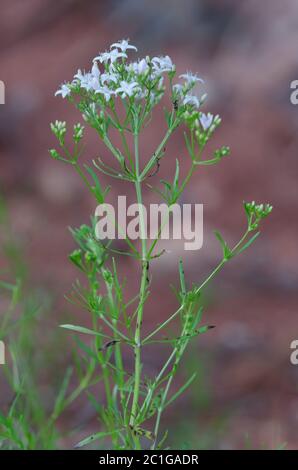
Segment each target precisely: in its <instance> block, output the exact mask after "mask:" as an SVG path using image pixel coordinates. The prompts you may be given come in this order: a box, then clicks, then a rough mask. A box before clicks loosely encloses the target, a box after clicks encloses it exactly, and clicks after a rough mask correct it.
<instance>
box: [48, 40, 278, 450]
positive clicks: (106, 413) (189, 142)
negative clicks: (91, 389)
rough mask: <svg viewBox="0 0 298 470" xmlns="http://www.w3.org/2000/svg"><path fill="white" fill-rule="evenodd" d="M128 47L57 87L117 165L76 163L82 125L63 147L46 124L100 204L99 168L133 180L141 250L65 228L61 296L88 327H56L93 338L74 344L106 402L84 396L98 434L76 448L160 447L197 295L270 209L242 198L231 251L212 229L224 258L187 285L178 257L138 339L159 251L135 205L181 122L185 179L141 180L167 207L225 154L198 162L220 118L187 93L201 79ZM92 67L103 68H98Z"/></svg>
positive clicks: (200, 328) (193, 328) (60, 129)
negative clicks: (164, 310) (161, 315)
mask: <svg viewBox="0 0 298 470" xmlns="http://www.w3.org/2000/svg"><path fill="white" fill-rule="evenodd" d="M129 49H132V50H136V48H135V46H132V45H130V44H129V43H128V41H126V40H123V41H120V42H118V43H115V44H112V46H111V48H110V51H109V52H104V53H101V54H99V56H97V57H95V58H94V59H93V65H92V69H91V71H90V72H87V73H85V72H82V71H81V70H79V71H78V72H77V74H76V75H75V76H74V79H73V81H72V82H69V83H64V84H63V85H62V86H61V88H60V89H59V90H58V91H57V93H56V94H60V95H61V96H62V97H63V98H67V99H68V101H69V102H71V103H72V104H74V105H75V106H76V107H77V109H78V110H79V111H80V112H81V114H82V116H83V119H84V121H85V123H86V124H87V125H88V126H90V127H91V128H93V129H95V131H96V132H97V134H98V136H99V138H100V139H101V140H102V142H103V143H104V144H105V146H106V147H107V149H108V150H109V152H110V154H111V157H113V158H114V163H115V165H116V166H112V164H110V163H109V164H106V163H104V162H103V161H102V159H98V160H96V161H95V160H93V165H92V166H89V165H84V166H83V165H82V163H81V160H80V157H81V155H82V153H83V151H84V147H83V145H82V143H81V142H82V139H83V135H84V127H83V126H82V125H81V124H76V125H75V126H74V129H73V141H74V144H73V148H71V149H70V148H69V146H67V145H66V143H65V139H66V134H67V125H66V123H65V122H61V121H56V122H55V123H52V124H51V129H52V131H53V133H54V134H55V136H56V138H57V140H58V144H59V147H60V148H59V151H58V150H57V149H51V150H50V155H51V156H52V157H53V158H54V159H56V160H59V161H62V162H64V163H66V164H68V165H69V166H70V167H72V168H73V169H74V170H75V171H76V172H77V173H78V175H79V176H80V177H81V179H82V181H83V182H84V184H85V186H86V188H87V189H88V191H89V192H90V193H91V195H92V196H93V197H94V198H95V200H96V202H97V203H98V204H103V203H104V202H105V200H106V196H107V194H108V191H109V188H105V189H103V188H102V185H101V184H100V181H99V179H98V176H97V171H99V172H101V173H103V174H104V175H107V176H109V177H110V178H111V179H113V178H115V179H118V180H122V181H126V182H128V183H131V184H132V185H133V186H134V189H135V194H136V201H137V203H138V205H139V206H138V207H139V216H140V222H139V228H140V239H141V248H140V249H139V248H138V244H135V243H133V242H132V241H131V240H130V239H129V238H128V237H126V238H125V242H126V244H127V251H125V252H120V251H119V250H116V249H115V248H113V246H112V245H111V241H108V242H106V243H103V242H100V241H99V240H98V239H97V238H96V235H95V221H94V220H92V222H91V225H90V226H87V225H82V226H81V227H80V228H78V229H75V230H73V232H72V233H73V236H74V238H75V240H76V242H77V245H78V248H77V249H76V250H75V251H74V252H73V253H72V254H71V255H70V260H71V261H72V262H73V263H74V265H75V266H76V267H77V268H78V269H79V270H80V271H81V272H82V273H83V274H84V275H85V276H86V284H85V285H82V284H81V283H80V282H79V281H77V282H76V283H75V285H74V288H73V293H72V295H71V296H69V300H70V301H71V302H73V303H74V304H75V305H78V306H79V308H81V309H84V310H87V311H88V312H89V313H90V327H89V328H86V327H83V326H79V325H74V324H64V325H61V326H62V327H63V328H65V329H68V330H70V331H72V332H75V333H81V334H83V335H90V336H91V337H93V339H94V340H93V345H92V347H91V348H90V347H89V346H87V345H85V346H83V345H82V344H81V347H82V348H84V350H85V353H86V355H87V357H88V359H89V361H90V364H91V365H92V366H91V368H92V367H95V365H96V364H99V365H100V366H101V370H102V373H101V376H100V378H101V379H102V381H103V384H104V389H105V394H106V400H105V402H104V401H103V400H98V399H97V398H96V397H93V398H92V401H93V403H94V406H95V408H96V410H97V412H98V414H99V417H100V418H101V421H102V423H103V424H104V426H105V430H104V431H99V432H98V433H96V434H93V435H91V436H88V437H87V438H86V439H84V440H83V441H81V442H79V443H78V445H77V447H82V446H85V445H87V444H90V443H93V442H94V441H96V440H97V439H100V438H109V439H110V440H111V441H112V446H113V447H114V448H116V449H140V448H142V447H148V446H151V448H152V449H160V448H162V447H163V446H164V445H165V440H166V437H167V432H166V433H164V434H163V435H162V434H161V433H160V425H161V418H162V414H163V412H164V411H165V410H166V409H167V408H168V406H170V405H171V404H172V403H173V402H174V401H175V400H176V399H178V397H179V396H180V395H181V394H182V393H184V392H185V391H186V390H187V389H188V387H190V386H191V384H192V383H193V381H194V379H195V376H196V374H195V373H194V374H192V375H191V376H190V377H189V378H188V379H187V380H186V382H185V383H184V384H183V385H182V386H181V387H180V388H178V389H177V390H176V391H175V392H174V393H173V394H172V395H170V390H171V387H172V383H173V380H174V377H175V376H176V373H177V370H178V367H179V365H180V363H181V360H182V358H183V356H184V353H185V350H186V348H187V346H188V345H189V343H190V341H191V340H192V339H194V338H196V337H197V336H199V335H201V334H204V333H206V332H208V331H209V330H210V328H212V326H210V325H204V324H202V311H203V306H202V300H201V292H202V290H203V289H204V288H205V287H206V285H207V284H208V283H209V282H210V281H211V280H212V279H213V278H214V276H215V275H216V274H217V273H218V272H219V271H220V269H221V268H222V267H223V266H224V265H225V264H226V263H227V262H228V261H229V260H231V259H232V258H234V257H235V256H237V255H239V254H240V253H242V252H243V251H244V250H246V249H247V248H248V247H249V246H250V245H251V244H252V243H253V242H254V241H255V239H256V238H257V236H258V235H259V231H258V229H259V225H260V222H261V220H262V219H263V218H265V217H266V216H267V215H268V214H269V213H270V212H271V210H272V207H271V206H269V205H265V206H264V205H262V204H261V205H256V204H255V203H251V204H247V203H245V204H244V209H245V212H246V215H247V227H246V229H245V231H244V234H243V236H242V237H241V238H240V240H239V241H238V242H237V243H236V244H235V245H234V246H232V247H231V246H229V245H228V244H227V242H226V241H225V240H224V238H223V236H222V235H221V233H220V232H218V231H217V232H215V235H216V237H217V239H218V241H219V243H220V245H221V248H222V259H221V260H220V262H219V264H218V265H217V266H216V267H215V269H214V270H213V271H212V272H211V273H210V274H209V275H208V276H207V277H206V279H205V280H204V281H203V282H202V283H201V284H198V285H193V286H189V285H188V283H187V281H186V278H185V273H184V266H183V263H182V260H180V262H179V279H180V286H179V287H178V289H177V291H176V297H177V302H178V307H177V309H176V311H175V312H174V313H172V314H171V315H170V316H169V317H168V318H167V320H165V321H163V322H162V323H160V324H158V325H156V327H155V328H154V329H153V331H152V332H151V333H149V334H148V335H146V336H144V335H143V334H142V324H143V319H144V310H145V306H146V305H147V302H148V301H149V298H150V266H151V263H152V262H153V260H155V259H156V258H159V257H160V256H162V255H163V254H164V251H162V252H155V249H156V246H157V244H158V241H159V239H160V234H161V230H160V231H159V233H158V236H157V237H156V239H155V240H154V241H153V242H152V243H151V245H149V244H148V241H147V240H146V237H145V215H144V212H143V210H142V207H143V206H142V201H143V188H144V184H146V185H147V186H148V184H147V183H148V178H150V177H152V176H153V175H155V174H157V173H158V171H159V168H160V165H161V164H162V162H163V161H164V158H165V153H166V149H165V146H166V144H167V142H168V140H169V139H170V137H171V136H172V134H173V133H174V132H175V131H176V130H177V129H178V128H181V127H183V128H184V137H185V144H186V150H187V152H188V154H189V157H190V169H189V172H188V173H187V175H186V176H185V178H181V175H180V171H179V161H178V160H176V171H175V174H174V177H173V178H172V180H171V181H166V180H161V185H162V189H160V188H156V187H152V185H150V186H149V187H150V188H151V189H153V190H154V191H155V192H157V193H158V194H159V195H160V197H161V199H162V200H163V201H164V202H165V203H166V204H167V206H168V210H169V213H170V210H171V208H172V206H173V204H175V203H176V202H177V201H178V200H179V198H180V197H181V195H182V194H183V192H184V190H185V188H186V186H187V184H188V183H189V181H190V179H191V177H192V176H193V174H194V172H195V171H196V170H197V169H198V168H199V167H200V166H202V165H213V164H216V163H218V162H220V161H221V160H222V159H223V158H225V157H226V156H227V155H228V154H229V148H228V147H225V146H224V147H221V148H220V149H218V150H216V151H215V152H214V154H213V155H212V156H211V157H210V158H207V159H205V158H203V152H204V150H205V147H206V145H207V143H208V142H209V140H210V139H211V137H212V136H213V134H214V132H215V130H216V129H217V128H218V126H219V125H220V123H221V119H220V118H219V116H213V115H212V114H211V113H208V114H205V113H203V112H202V111H201V110H200V108H201V106H202V105H203V103H204V101H205V96H202V97H200V98H199V97H198V96H196V95H194V94H193V93H192V91H193V89H194V88H195V86H196V85H197V84H198V83H200V82H202V80H201V79H200V78H199V77H198V76H197V75H194V74H192V73H190V72H188V73H186V74H183V75H181V76H180V78H182V79H183V80H184V81H183V82H182V83H180V82H178V83H175V84H174V83H173V82H174V79H175V76H176V67H175V65H174V64H173V62H172V60H171V59H170V57H168V56H165V57H153V58H150V57H145V58H143V59H140V60H138V61H136V62H131V63H129V62H128V61H127V51H128V50H129ZM99 64H102V65H101V67H102V68H101V69H100V68H99ZM165 80H167V85H166V84H165ZM167 88H168V90H169V95H170V101H171V105H170V107H169V106H168V107H167V108H166V109H165V111H164V115H165V123H166V127H167V129H166V132H165V136H164V138H163V139H162V141H161V142H160V143H159V145H158V146H157V147H156V150H155V152H154V153H153V154H152V155H151V157H149V158H148V160H147V162H146V164H145V165H144V167H143V168H141V160H140V152H139V139H140V134H141V131H142V130H144V128H145V127H147V125H148V124H149V122H150V120H151V119H152V113H153V110H154V108H155V107H156V106H157V105H158V104H159V103H160V101H161V99H162V98H163V96H164V95H165V92H166V89H167ZM113 131H116V132H118V133H119V136H120V139H121V143H122V144H121V148H119V147H118V146H116V144H115V143H114V142H113V139H112V137H111V135H112V134H113ZM116 254H117V255H126V256H130V257H132V258H134V259H135V260H137V262H138V263H139V266H140V287H139V292H138V293H137V294H136V295H135V296H134V297H133V298H131V299H126V290H125V281H122V280H121V279H120V278H119V273H118V267H117V262H116V258H115V256H114V255H116ZM149 305H150V304H149ZM175 319H176V320H179V322H180V332H179V334H178V335H175V336H173V337H171V336H169V335H166V336H160V334H161V333H163V332H165V331H166V330H167V328H168V327H169V324H170V323H171V322H173V321H174V320H175ZM155 343H163V344H165V345H167V346H170V347H171V353H170V355H169V357H168V359H167V360H166V361H165V363H164V364H163V365H162V366H161V369H160V372H159V373H158V374H157V375H156V376H155V377H148V376H146V375H145V374H144V367H143V362H142V350H143V348H144V347H147V346H148V345H149V344H155ZM124 348H126V349H127V348H128V349H129V350H131V351H132V353H133V357H134V370H133V372H131V371H127V370H126V367H125V365H124V362H123V356H122V353H123V349H124ZM152 422H153V424H152Z"/></svg>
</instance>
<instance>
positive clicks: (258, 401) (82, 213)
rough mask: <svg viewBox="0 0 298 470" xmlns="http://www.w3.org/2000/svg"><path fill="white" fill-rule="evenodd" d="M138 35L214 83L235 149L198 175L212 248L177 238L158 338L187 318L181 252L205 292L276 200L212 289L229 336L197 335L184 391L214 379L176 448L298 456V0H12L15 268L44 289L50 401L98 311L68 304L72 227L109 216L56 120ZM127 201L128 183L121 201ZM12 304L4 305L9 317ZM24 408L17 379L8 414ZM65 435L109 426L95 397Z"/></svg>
mask: <svg viewBox="0 0 298 470" xmlns="http://www.w3.org/2000/svg"><path fill="white" fill-rule="evenodd" d="M122 38H130V40H131V42H132V43H133V44H136V45H137V47H138V55H139V56H143V55H147V54H149V55H160V54H168V55H170V56H171V57H172V59H173V61H174V62H175V63H176V65H177V69H178V72H179V73H183V72H184V71H185V70H192V71H194V72H197V73H198V75H199V76H201V77H203V78H204V80H205V81H206V88H207V92H208V97H209V98H208V101H207V103H206V105H205V109H204V110H208V111H211V112H213V113H218V114H220V116H221V117H222V120H223V123H222V125H221V127H220V129H219V130H218V131H217V132H216V136H215V138H214V145H215V146H216V147H219V146H221V145H229V146H230V147H231V156H230V157H229V158H227V159H224V160H223V161H222V162H221V163H220V164H218V165H216V166H213V167H205V168H202V170H200V171H199V172H197V174H196V175H195V177H194V178H193V179H192V181H191V183H190V185H189V187H188V189H187V191H186V193H185V194H184V196H183V202H198V203H204V246H203V249H201V250H200V251H197V252H183V246H182V244H180V245H179V244H176V243H175V244H173V246H172V247H171V248H170V249H171V254H169V255H165V256H162V257H161V258H160V259H159V260H157V261H156V263H154V264H153V265H152V275H153V279H154V280H153V283H152V289H151V290H152V296H151V301H152V304H151V305H152V308H151V309H147V310H146V314H147V315H146V319H145V324H144V328H145V330H148V331H150V330H151V328H152V325H153V324H154V323H156V322H157V321H160V320H162V319H163V318H166V317H167V316H168V315H169V313H171V312H172V311H173V308H175V298H174V296H173V294H172V292H171V290H170V289H169V282H171V283H173V284H177V282H178V258H179V256H183V259H184V264H185V268H186V276H187V278H188V279H189V282H197V283H199V282H200V281H202V280H203V279H204V276H205V275H206V274H208V273H209V271H210V270H211V269H212V268H213V267H214V266H215V265H216V263H217V262H218V260H219V258H220V249H219V247H218V243H217V241H216V240H215V237H214V235H213V230H214V229H218V230H220V231H221V232H222V233H223V235H224V236H225V238H226V240H227V241H228V242H230V243H234V242H236V241H237V240H238V239H239V237H240V236H241V234H242V232H243V229H244V228H245V216H244V211H243V208H242V201H243V200H256V201H258V202H269V203H271V204H272V205H273V206H274V211H273V213H272V215H271V216H270V217H269V218H268V220H266V221H265V223H264V225H263V228H262V234H261V236H260V238H259V239H258V240H257V241H256V243H255V244H254V245H253V246H252V247H250V249H249V250H248V251H247V252H246V253H244V254H243V255H241V256H240V257H239V258H238V259H235V260H233V261H231V263H229V264H228V265H227V266H226V267H225V269H224V271H222V272H221V273H220V274H219V275H218V276H217V278H216V279H215V280H214V282H213V283H212V286H211V287H210V288H209V289H208V291H207V292H206V294H205V313H204V315H205V316H204V321H205V322H207V323H211V324H214V325H216V328H215V329H213V330H212V331H210V333H208V334H206V335H203V336H202V337H200V338H199V340H196V341H194V343H193V346H192V348H191V349H190V350H189V353H188V355H187V358H186V362H185V365H184V367H183V368H182V369H181V370H180V373H179V377H178V383H179V381H181V383H183V380H185V379H186V378H187V377H188V375H189V373H190V372H194V371H198V372H199V373H198V378H197V379H196V381H195V383H194V384H193V386H192V387H191V388H190V389H189V390H188V391H187V393H186V394H185V395H184V396H183V397H181V398H180V399H179V402H177V405H176V406H174V407H173V408H172V409H169V411H167V413H166V417H165V419H166V423H164V425H165V424H167V426H168V427H169V428H170V429H172V430H175V432H174V431H171V432H170V436H169V440H170V442H171V445H172V447H174V448H175V446H180V447H181V446H182V445H183V446H184V445H185V447H189V448H193V449H198V448H221V449H222V448H224V449H230V448H232V449H235V448H247V447H248V448H270V449H273V448H279V447H280V446H283V445H284V443H287V448H290V449H291V448H298V366H296V367H295V366H294V365H291V364H290V359H289V358H290V343H291V342H292V340H294V339H298V319H297V299H298V291H297V278H298V256H297V229H298V222H297V221H296V219H295V214H297V209H298V189H297V188H298V186H297V177H298V165H297V150H298V133H297V129H298V107H295V106H294V105H292V104H291V102H290V92H291V91H290V83H291V81H292V80H295V79H298V54H297V40H298V5H297V2H296V1H295V0H284V1H283V2H280V1H278V0H270V1H269V0H264V1H263V2H259V1H257V0H246V1H245V2H239V1H237V0H208V1H207V0H199V1H195V0H185V1H184V2H181V1H179V0H161V1H160V0H159V1H157V0H148V1H146V0H121V1H120V0H118V1H117V0H110V1H106V2H105V1H99V0H84V1H83V0H60V1H59V2H53V1H50V0H26V1H23V0H2V1H1V16H0V39H1V40H0V79H1V80H3V81H4V83H5V84H6V104H5V105H1V106H0V185H1V187H0V192H1V197H2V198H3V202H2V204H3V207H5V211H6V212H7V214H8V215H7V217H6V216H5V217H3V218H2V219H3V220H2V222H3V224H2V228H1V233H0V242H1V243H2V247H3V248H4V249H3V250H2V254H1V258H0V269H1V271H3V270H4V271H6V272H5V274H3V276H2V277H4V278H6V277H7V269H8V266H12V267H13V269H14V272H17V273H18V274H20V273H21V274H22V275H24V276H26V285H27V289H29V290H30V288H31V287H30V286H32V289H34V290H35V291H36V290H37V291H38V296H39V298H40V299H41V304H42V305H43V307H44V309H45V310H46V312H45V314H44V315H42V316H41V317H38V320H37V323H36V325H35V326H36V329H37V330H36V331H37V333H36V338H37V339H36V340H34V341H35V342H34V344H33V338H31V339H30V335H29V337H28V338H27V340H28V341H27V342H28V343H29V350H30V354H31V356H30V357H31V359H30V361H32V364H33V362H34V363H36V361H37V365H36V367H37V371H38V378H39V380H38V386H39V388H40V390H41V391H42V395H43V397H44V400H45V406H50V405H48V404H50V403H51V401H52V400H53V396H54V394H55V385H56V383H57V381H59V380H60V379H61V377H63V374H64V372H63V371H64V370H65V367H66V366H67V365H68V364H69V363H71V361H72V357H71V354H70V352H69V350H70V346H69V344H68V342H69V341H68V339H67V338H68V336H67V334H65V333H63V332H62V333H61V332H60V331H58V325H59V324H61V323H65V322H66V320H69V319H72V320H73V317H75V319H76V321H73V323H78V320H80V321H81V323H83V322H84V321H85V324H86V326H88V319H87V318H86V320H84V318H85V317H86V314H85V313H82V312H79V311H77V310H76V311H74V310H73V309H72V306H71V305H70V304H68V303H67V301H66V300H65V299H64V294H65V293H67V292H69V290H70V288H71V284H72V282H73V281H74V280H75V278H76V276H77V272H76V270H75V268H74V267H73V266H72V265H71V263H70V262H69V261H68V259H67V256H68V254H69V252H70V251H71V250H72V249H73V248H74V242H73V240H72V237H71V235H70V233H69V230H68V228H67V227H68V226H72V227H76V226H79V225H80V224H82V223H84V222H88V221H89V215H90V214H93V213H94V209H95V206H94V202H93V201H92V200H91V199H90V198H89V196H88V194H87V193H86V191H85V190H84V188H83V187H82V184H81V182H80V180H79V179H78V177H77V175H76V174H75V173H74V172H71V171H70V169H69V168H68V167H67V166H63V165H62V164H61V163H59V162H55V161H53V160H51V158H50V157H49V155H48V148H51V147H53V146H54V145H55V144H54V138H53V136H52V134H51V133H50V130H49V123H50V121H53V120H54V119H62V120H66V121H69V122H76V121H77V120H80V116H79V114H78V113H77V111H76V110H75V109H74V108H72V107H71V105H70V104H68V103H67V102H66V101H63V100H62V99H61V98H54V92H55V91H56V89H57V88H58V87H59V85H60V83H61V82H63V81H64V80H70V79H71V78H72V76H73V74H74V73H75V72H76V70H77V69H78V68H79V67H80V68H82V69H83V68H86V69H89V67H90V61H91V59H92V58H93V57H94V56H95V55H97V53H98V52H99V51H102V50H105V49H106V48H108V47H109V45H110V44H111V43H112V42H115V41H117V40H118V39H122ZM162 126H164V123H163V121H162V118H161V117H158V116H157V117H156V118H155V119H154V120H153V121H152V123H151V128H150V135H148V137H147V139H148V142H146V139H145V140H144V141H143V143H142V150H143V151H144V152H145V151H146V146H147V145H149V143H150V141H152V140H154V139H156V142H157V141H158V139H159V137H160V135H161V129H163V127H162ZM88 152H89V154H88V155H87V159H88V157H89V156H90V159H91V157H92V158H94V157H95V156H97V155H99V154H101V153H102V154H103V155H106V151H105V150H104V149H103V148H102V147H101V144H100V142H99V141H98V139H97V137H96V136H95V135H94V134H93V133H92V132H91V131H90V132H89V133H88ZM176 157H179V158H180V161H181V166H182V171H183V172H186V171H187V168H188V165H189V159H188V158H187V157H186V155H185V151H184V146H183V139H182V137H181V135H179V133H178V135H177V136H176V137H174V138H173V139H172V141H171V142H170V144H169V145H168V147H167V156H166V158H165V159H164V160H163V164H162V165H161V169H160V173H159V174H158V175H157V176H155V183H156V184H157V183H158V181H159V178H161V177H165V176H166V175H168V174H169V172H170V171H171V172H172V171H173V169H174V162H175V158H176ZM104 182H105V183H109V181H108V180H107V179H105V181H104ZM122 189H123V188H121V190H122ZM118 191H119V188H117V185H115V182H113V190H112V193H111V198H112V199H113V198H114V197H115V196H116V195H117V192H118ZM149 199H150V193H149V192H148V194H146V195H145V200H147V201H148V200H149ZM8 219H9V222H8ZM8 225H9V228H8ZM7 260H8V261H7ZM119 261H120V262H121V272H122V273H123V275H124V274H125V275H126V276H127V277H128V279H129V289H130V290H131V293H133V292H136V290H137V286H138V276H139V273H138V270H137V268H136V265H135V263H134V262H133V261H130V260H129V261H128V260H127V259H126V258H125V257H124V258H122V259H121V260H119ZM24 273H26V274H24ZM5 308H6V299H5V297H3V296H2V297H1V298H0V309H1V310H2V312H4V310H5ZM2 312H1V313H0V314H2ZM30 342H31V343H30ZM30 344H31V346H30ZM30 348H31V349H30ZM162 354H163V351H162V348H154V349H150V351H148V352H147V353H145V361H146V363H147V364H148V373H150V371H151V373H154V372H156V370H158V366H159V364H160V360H161V356H162ZM1 373H2V372H1V370H0V374H1ZM1 379H2V378H1V376H0V380H1ZM10 400H11V396H10V393H9V390H8V389H6V388H5V387H4V385H3V387H2V390H1V397H0V407H1V409H2V410H4V409H5V407H6V406H7V404H8V403H9V401H10ZM59 427H60V428H61V430H62V431H67V430H69V429H73V428H75V427H77V429H79V430H80V431H79V433H81V434H80V435H82V436H86V435H88V434H90V433H91V432H92V431H93V430H96V429H97V423H96V419H95V411H94V409H93V408H92V406H91V405H90V404H89V403H88V402H87V401H86V400H82V401H80V400H79V401H78V402H76V403H75V404H74V405H73V407H72V408H71V410H70V411H66V412H65V414H64V415H63V417H62V418H61V420H60V421H59ZM77 437H78V433H75V436H68V437H65V438H63V439H61V441H60V443H59V445H60V446H61V447H71V446H72V445H73V444H74V443H75V442H76V441H77V440H78V438H77Z"/></svg>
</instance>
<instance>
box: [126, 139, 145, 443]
mask: <svg viewBox="0 0 298 470" xmlns="http://www.w3.org/2000/svg"><path fill="white" fill-rule="evenodd" d="M134 146H135V169H136V181H135V189H136V196H137V202H138V204H139V216H140V217H139V218H140V235H141V244H142V277H141V285H140V292H139V304H138V310H137V312H138V313H137V320H136V329H135V338H134V341H135V344H134V355H135V374H134V375H135V377H134V390H133V400H132V407H131V414H130V422H129V424H130V426H131V427H132V428H134V426H135V421H136V417H137V409H138V403H139V394H140V383H141V370H142V362H141V327H142V320H143V309H144V302H145V298H146V288H147V275H148V272H147V271H148V261H147V244H146V238H145V237H146V233H145V220H144V211H143V200H142V189H141V181H140V174H139V172H140V170H139V141H138V134H137V133H136V132H135V134H134ZM135 444H136V448H140V442H139V438H138V437H136V436H135Z"/></svg>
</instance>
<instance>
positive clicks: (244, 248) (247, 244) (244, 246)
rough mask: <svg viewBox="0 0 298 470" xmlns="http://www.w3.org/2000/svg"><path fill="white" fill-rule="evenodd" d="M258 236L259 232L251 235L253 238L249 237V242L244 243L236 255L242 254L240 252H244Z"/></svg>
mask: <svg viewBox="0 0 298 470" xmlns="http://www.w3.org/2000/svg"><path fill="white" fill-rule="evenodd" d="M259 235H260V232H257V233H255V234H254V235H253V237H251V239H250V240H248V242H247V243H245V244H244V245H243V246H242V247H241V248H240V249H239V250H238V251H237V254H238V255H239V254H240V253H242V251H245V250H246V249H247V248H248V247H249V246H250V245H251V244H252V243H253V242H254V241H255V240H256V238H257V237H258V236H259Z"/></svg>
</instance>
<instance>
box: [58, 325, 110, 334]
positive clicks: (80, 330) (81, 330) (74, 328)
mask: <svg viewBox="0 0 298 470" xmlns="http://www.w3.org/2000/svg"><path fill="white" fill-rule="evenodd" d="M59 326H60V328H65V329H66V330H71V331H75V332H76V333H85V334H87V335H94V336H104V337H107V335H104V334H103V333H99V332H98V331H93V330H90V329H89V328H85V327H84V326H77V325H59Z"/></svg>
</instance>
